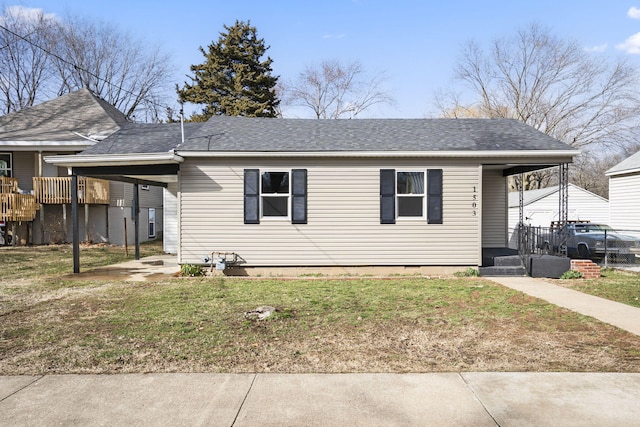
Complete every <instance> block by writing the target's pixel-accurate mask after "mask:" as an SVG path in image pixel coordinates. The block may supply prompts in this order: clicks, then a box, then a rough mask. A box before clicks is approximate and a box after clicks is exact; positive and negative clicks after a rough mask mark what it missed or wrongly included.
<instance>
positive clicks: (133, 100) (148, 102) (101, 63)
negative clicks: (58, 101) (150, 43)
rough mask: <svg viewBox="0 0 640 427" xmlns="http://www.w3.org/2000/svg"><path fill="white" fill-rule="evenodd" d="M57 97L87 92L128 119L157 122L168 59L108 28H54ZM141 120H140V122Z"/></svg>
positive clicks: (77, 22) (78, 24) (77, 24)
mask: <svg viewBox="0 0 640 427" xmlns="http://www.w3.org/2000/svg"><path fill="white" fill-rule="evenodd" d="M58 37H59V39H58V43H57V45H58V46H59V47H58V49H57V50H56V53H57V54H58V56H59V57H60V58H63V59H64V60H58V61H56V62H55V63H56V66H57V70H58V73H59V76H60V88H59V91H58V93H59V94H63V93H66V92H71V91H74V90H77V89H79V88H82V87H86V88H89V89H91V90H92V91H93V92H94V93H96V94H98V95H100V97H102V98H103V99H104V100H105V101H107V102H108V103H110V104H111V105H113V106H115V107H116V108H118V109H119V110H120V111H122V112H123V113H124V114H125V115H126V116H127V117H128V118H133V117H134V116H138V117H136V118H137V119H140V118H143V121H144V119H146V120H151V121H154V120H157V118H158V116H159V114H160V113H161V112H162V113H164V112H165V111H166V107H165V106H163V105H162V101H163V99H166V97H167V95H168V93H169V90H170V89H169V88H170V82H169V77H170V68H169V65H168V64H169V63H170V61H169V58H168V57H167V56H166V55H162V54H161V53H160V52H159V50H158V49H157V48H155V49H154V48H148V47H147V46H145V45H144V44H143V42H142V41H140V40H135V39H133V38H132V37H131V36H130V35H129V34H127V33H123V32H121V31H119V30H118V29H117V28H116V27H115V26H113V25H110V24H108V23H99V22H93V21H88V20H86V19H80V18H68V19H67V20H66V21H65V22H64V23H61V24H60V27H59V36H58ZM140 116H143V117H140Z"/></svg>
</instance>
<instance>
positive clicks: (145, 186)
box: [140, 184, 149, 191]
mask: <svg viewBox="0 0 640 427" xmlns="http://www.w3.org/2000/svg"><path fill="white" fill-rule="evenodd" d="M140 189H141V190H147V191H148V190H149V186H148V185H144V184H143V185H140Z"/></svg>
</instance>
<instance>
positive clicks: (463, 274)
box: [453, 267, 480, 277]
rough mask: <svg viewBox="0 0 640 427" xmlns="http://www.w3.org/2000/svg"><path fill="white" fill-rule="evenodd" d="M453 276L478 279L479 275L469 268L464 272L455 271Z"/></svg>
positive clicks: (476, 271)
mask: <svg viewBox="0 0 640 427" xmlns="http://www.w3.org/2000/svg"><path fill="white" fill-rule="evenodd" d="M453 275H454V276H456V277H478V276H479V275H480V273H479V272H478V270H477V269H475V268H473V267H469V268H467V269H466V270H464V271H456V272H455V273H453Z"/></svg>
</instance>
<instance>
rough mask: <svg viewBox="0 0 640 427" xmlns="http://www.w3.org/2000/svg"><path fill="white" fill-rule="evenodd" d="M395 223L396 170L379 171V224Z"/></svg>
mask: <svg viewBox="0 0 640 427" xmlns="http://www.w3.org/2000/svg"><path fill="white" fill-rule="evenodd" d="M395 223H396V170H395V169H381V170H380V224H395Z"/></svg>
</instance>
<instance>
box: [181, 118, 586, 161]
mask: <svg viewBox="0 0 640 427" xmlns="http://www.w3.org/2000/svg"><path fill="white" fill-rule="evenodd" d="M518 150H541V151H542V150H544V151H567V150H574V149H573V147H571V146H569V145H567V144H564V143H562V142H560V141H558V140H556V139H554V138H552V137H550V136H548V135H546V134H544V133H542V132H540V131H538V130H535V129H533V128H532V127H530V126H528V125H526V124H524V123H522V122H520V121H517V120H512V119H357V120H314V119H270V118H247V117H224V116H215V117H212V118H211V119H209V121H207V122H206V123H203V124H201V125H200V127H199V128H198V129H197V130H195V131H194V132H193V133H192V134H191V135H190V136H189V137H188V138H186V140H185V142H184V143H183V144H180V145H179V146H178V147H177V151H178V152H181V153H184V154H185V155H188V154H187V153H186V152H189V151H198V152H203V151H213V152H322V151H332V152H340V151H344V152H349V151H357V152H363V151H364V152H366V151H396V152H398V151H407V152H426V151H518Z"/></svg>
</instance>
